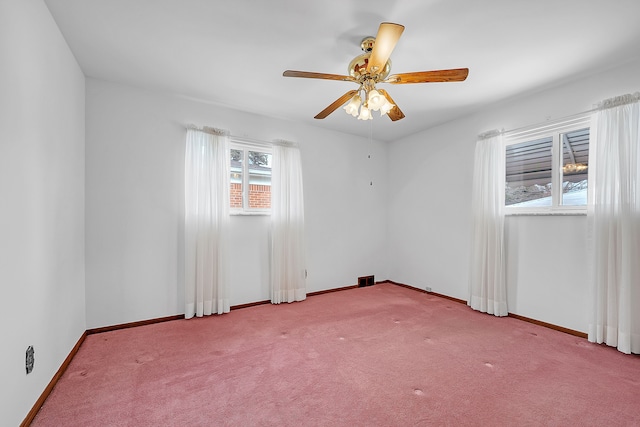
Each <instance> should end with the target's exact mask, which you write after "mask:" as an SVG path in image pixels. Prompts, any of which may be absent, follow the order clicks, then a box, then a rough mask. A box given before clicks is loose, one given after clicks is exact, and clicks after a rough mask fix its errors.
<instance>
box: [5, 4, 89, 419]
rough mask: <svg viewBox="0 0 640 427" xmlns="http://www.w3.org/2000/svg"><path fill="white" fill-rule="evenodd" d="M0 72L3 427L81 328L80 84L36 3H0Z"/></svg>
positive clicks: (34, 394)
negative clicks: (30, 366)
mask: <svg viewBox="0 0 640 427" xmlns="http://www.w3.org/2000/svg"><path fill="white" fill-rule="evenodd" d="M0 64H1V65H0V94H1V95H0V199H1V200H2V208H1V209H0V236H1V237H0V331H1V336H2V338H1V342H2V344H0V378H1V380H0V424H2V425H6V426H15V425H19V424H20V423H21V422H22V420H23V419H24V418H25V416H26V415H27V413H28V412H29V410H30V409H31V407H32V406H33V404H34V403H35V402H36V400H37V399H38V397H39V396H40V394H41V393H42V391H43V390H44V389H45V387H46V385H47V384H48V383H49V381H50V380H51V378H52V377H53V375H54V374H55V372H56V371H57V370H58V368H59V367H60V365H61V364H62V362H63V361H64V359H65V358H66V356H67V355H68V354H69V352H70V351H71V349H72V348H73V346H74V345H75V344H76V342H77V341H78V339H79V338H80V337H81V335H82V333H83V332H84V331H85V329H86V327H85V303H84V76H83V75H82V72H81V71H80V68H79V67H78V65H77V63H76V61H75V59H74V57H73V55H72V54H71V52H70V50H69V48H68V47H67V45H66V43H65V41H64V39H63V37H62V35H61V34H60V32H59V30H58V28H57V26H56V24H55V23H54V21H53V19H52V17H51V15H50V14H49V10H48V9H47V7H46V6H45V5H44V3H43V2H42V1H41V0H3V1H2V2H0ZM29 345H33V346H34V348H35V367H34V370H33V372H32V373H31V374H29V375H26V373H25V351H26V349H27V347H28V346H29Z"/></svg>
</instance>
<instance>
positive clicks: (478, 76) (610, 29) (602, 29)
mask: <svg viewBox="0 0 640 427" xmlns="http://www.w3.org/2000/svg"><path fill="white" fill-rule="evenodd" d="M45 2H46V4H47V5H48V7H49V9H50V10H51V13H52V14H53V17H54V19H55V20H56V22H57V24H58V26H59V27H60V29H61V31H62V33H63V35H64V37H65V38H66V40H67V42H68V44H69V46H70V47H71V50H72V51H73V53H74V54H75V56H76V58H77V60H78V62H79V63H80V66H81V68H82V70H83V72H84V73H85V75H86V76H90V77H95V78H99V79H104V80H109V81H113V82H120V83H124V84H129V85H135V86H138V87H142V88H147V89H151V90H158V91H162V92H166V93H172V94H176V95H181V96H185V97H189V98H194V99H199V100H203V101H206V102H211V103H215V104H220V105H224V106H228V107H232V108H237V109H241V110H244V111H249V112H255V113H259V114H265V115H268V116H274V117H280V118H288V119H291V120H295V121H299V122H305V123H308V124H312V125H315V126H320V127H324V128H327V129H333V130H337V131H341V132H346V133H352V134H356V135H362V136H368V135H369V131H370V126H373V132H374V133H375V138H376V139H379V140H382V141H393V140H397V139H399V138H402V137H404V136H407V135H409V134H412V133H415V132H418V131H421V130H423V129H426V128H428V127H431V126H434V125H436V124H439V123H442V122H445V121H449V120H452V119H455V118H457V117H460V116H463V115H466V114H469V113H471V112H473V111H475V110H478V109H479V108H482V106H484V105H486V104H489V103H494V102H496V101H500V100H503V99H506V98H511V97H515V96H518V95H522V94H525V93H530V92H533V91H537V90H540V89H543V88H546V87H551V86H554V85H557V84H561V83H563V82H566V81H567V80H569V79H572V78H576V77H581V76H585V75H588V74H592V73H595V72H598V71H600V70H603V69H606V68H611V67H613V66H616V65H620V64H622V63H624V62H627V61H629V60H631V59H635V58H637V57H640V25H638V16H640V1H638V0H608V1H604V0H562V1H558V0H535V1H534V0H483V1H477V0H421V1H418V0H411V1H409V0H405V1H398V0H396V1H394V0H364V1H363V0H322V1H314V2H310V1H303V0H271V1H258V0H255V1H251V0H45ZM383 21H388V22H396V23H399V24H403V25H404V26H405V31H404V34H403V35H402V38H401V39H400V41H399V43H398V45H397V46H396V48H395V50H394V52H393V54H392V56H391V59H392V61H393V67H392V73H403V72H412V71H424V70H438V69H446V68H461V67H468V68H469V70H470V71H469V77H468V78H467V80H466V81H464V82H456V83H429V84H409V85H384V88H385V89H387V90H388V91H389V93H390V95H391V96H392V97H393V98H394V100H395V101H396V103H397V104H398V106H399V107H400V108H401V109H402V110H403V112H404V113H405V114H406V118H405V119H403V120H400V121H397V122H391V121H390V120H389V119H388V118H387V117H382V118H381V117H378V113H375V114H374V120H373V123H372V124H371V122H363V121H360V120H356V119H355V118H353V117H351V116H348V115H347V114H346V113H345V112H344V111H343V110H341V109H338V110H337V111H335V112H334V113H333V114H331V115H330V116H329V117H327V118H326V119H324V120H315V119H313V116H315V115H316V114H317V113H318V112H320V111H321V110H322V109H324V108H325V107H326V106H327V105H328V104H330V103H331V102H333V101H334V100H335V99H337V98H338V97H340V96H341V95H342V94H344V93H345V92H347V91H348V90H350V89H356V88H357V86H356V85H355V84H353V83H350V82H341V81H329V80H315V79H299V78H286V77H282V72H283V71H284V70H286V69H293V70H303V71H316V72H324V73H331V74H346V73H347V71H346V67H347V64H348V63H349V61H350V60H351V59H352V58H353V57H355V56H357V55H359V54H360V53H361V51H360V41H361V40H362V38H363V37H365V36H369V35H371V36H375V34H376V32H377V29H378V25H379V24H380V22H383ZM208 124H210V125H215V123H208ZM370 124H371V125H370Z"/></svg>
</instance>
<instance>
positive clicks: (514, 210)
mask: <svg viewBox="0 0 640 427" xmlns="http://www.w3.org/2000/svg"><path fill="white" fill-rule="evenodd" d="M585 128H587V129H589V138H590V139H591V128H592V126H591V115H589V114H584V115H579V116H575V117H573V118H570V119H565V120H562V121H558V122H553V123H547V124H544V125H537V126H532V127H529V128H524V129H520V130H516V131H511V132H506V133H505V134H504V148H505V150H504V162H505V170H506V148H507V147H509V146H511V145H515V144H520V143H523V142H529V141H533V140H536V139H542V138H546V137H551V138H552V145H551V150H552V151H551V206H507V205H506V201H504V194H503V202H502V203H503V207H504V214H505V215H507V216H509V215H514V216H515V215H586V214H587V208H588V206H589V203H590V200H591V189H590V185H589V182H588V181H587V204H586V205H582V206H576V205H562V204H560V203H561V200H562V168H563V152H562V141H561V135H563V134H566V133H569V132H573V131H577V130H581V129H585ZM589 149H591V147H589ZM503 179H504V180H505V181H504V182H505V186H506V176H505V177H504V178H503ZM504 192H505V189H503V193H504Z"/></svg>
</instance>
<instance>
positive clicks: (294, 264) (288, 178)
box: [271, 143, 307, 304]
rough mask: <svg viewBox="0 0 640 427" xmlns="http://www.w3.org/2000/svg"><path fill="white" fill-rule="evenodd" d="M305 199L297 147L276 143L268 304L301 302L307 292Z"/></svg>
mask: <svg viewBox="0 0 640 427" xmlns="http://www.w3.org/2000/svg"><path fill="white" fill-rule="evenodd" d="M305 251H306V247H305V235H304V196H303V186H302V164H301V160H300V150H299V149H298V147H296V146H293V145H292V144H287V143H277V144H275V145H274V147H273V157H272V169H271V302H272V303H273V304H280V303H283V302H294V301H302V300H304V299H305V298H306V296H307V291H306V283H305V281H306V270H305V268H306V256H305V253H306V252H305Z"/></svg>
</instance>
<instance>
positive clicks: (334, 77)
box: [282, 70, 356, 82]
mask: <svg viewBox="0 0 640 427" xmlns="http://www.w3.org/2000/svg"><path fill="white" fill-rule="evenodd" d="M282 75H283V76H284V77H303V78H306V79H323V80H342V81H346V82H355V81H356V79H354V78H353V77H351V76H341V75H339V74H326V73H311V72H309V71H294V70H287V71H285V72H284V73H282Z"/></svg>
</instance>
